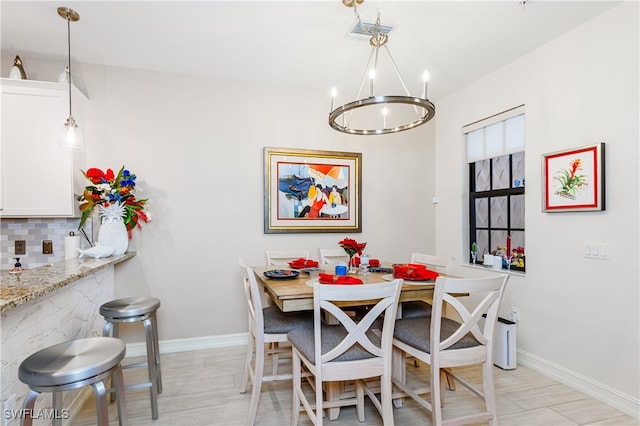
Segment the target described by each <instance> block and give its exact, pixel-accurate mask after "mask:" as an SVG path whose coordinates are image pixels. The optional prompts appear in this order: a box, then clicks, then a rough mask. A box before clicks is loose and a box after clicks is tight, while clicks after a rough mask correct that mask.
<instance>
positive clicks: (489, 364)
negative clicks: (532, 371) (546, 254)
mask: <svg viewBox="0 0 640 426" xmlns="http://www.w3.org/2000/svg"><path fill="white" fill-rule="evenodd" d="M508 280H509V275H506V274H505V275H499V276H495V277H489V278H448V277H443V276H440V277H438V278H437V279H436V284H435V290H434V296H433V310H432V313H431V316H430V317H422V318H408V319H400V320H397V321H396V327H395V331H394V339H393V347H394V357H396V359H395V361H394V377H393V384H394V385H396V386H397V387H398V388H399V389H401V390H402V391H403V392H404V394H406V395H407V396H410V397H411V398H413V399H414V400H415V401H416V402H417V403H418V404H420V405H422V406H423V407H425V408H426V409H427V410H429V411H431V417H432V422H433V424H434V425H443V424H467V423H479V422H486V421H488V422H489V424H491V425H496V424H497V413H496V397H495V392H494V387H493V373H492V368H493V360H492V354H493V331H494V328H495V324H496V321H497V319H498V308H499V307H500V302H501V301H502V296H503V294H504V290H505V287H506V285H507V281H508ZM460 294H468V295H469V296H470V297H468V298H466V297H465V299H466V300H465V303H464V304H463V303H462V301H461V300H459V298H457V297H456V296H459V295H460ZM445 304H446V305H448V307H450V308H451V310H452V311H455V312H451V314H455V315H456V316H457V317H458V320H454V319H450V318H446V317H444V315H443V308H444V306H445ZM485 316H486V318H484V317H485ZM406 355H409V356H413V357H415V358H417V359H419V360H420V361H423V362H425V363H427V364H429V366H430V373H429V374H430V383H429V385H428V386H427V387H422V388H419V389H412V388H409V387H408V386H407V384H406V383H407V380H406V362H405V361H404V357H405V356H406ZM396 361H397V362H396ZM476 364H481V365H482V378H483V379H482V382H483V383H482V385H483V387H482V389H481V390H480V389H478V388H477V386H474V385H472V384H471V383H469V382H468V381H466V380H464V379H462V378H460V377H457V376H456V375H455V370H454V368H455V367H463V366H469V365H476ZM444 369H446V370H447V374H449V375H451V376H452V377H453V378H454V379H455V380H456V381H457V382H458V383H460V384H461V385H462V386H464V387H465V388H467V389H468V390H470V391H471V392H472V393H473V394H474V395H475V396H477V397H478V398H480V399H481V400H482V401H483V402H484V411H482V412H480V413H477V414H472V415H466V416H464V417H461V418H456V419H446V420H443V418H442V404H443V402H444V386H443V385H442V383H443V382H442V379H443V375H444ZM425 393H429V394H430V395H429V397H423V396H421V395H423V394H425Z"/></svg>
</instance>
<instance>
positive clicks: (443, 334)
mask: <svg viewBox="0 0 640 426" xmlns="http://www.w3.org/2000/svg"><path fill="white" fill-rule="evenodd" d="M459 326H460V323H458V322H456V321H453V320H451V319H449V318H442V324H441V327H440V340H441V341H442V340H445V339H446V338H447V337H449V336H451V335H452V334H453V333H454V332H455V331H456V330H457V329H458V327H459ZM430 335H431V317H427V318H408V319H400V320H397V321H396V327H395V330H394V333H393V337H394V338H396V339H398V340H400V341H401V342H403V343H406V344H407V345H409V346H413V347H414V348H416V349H418V350H420V351H422V352H426V353H431V345H430V343H429V337H430ZM478 345H480V342H478V341H477V340H476V338H475V337H473V335H472V334H471V333H467V334H466V335H465V336H464V337H463V338H462V339H460V340H459V341H458V342H456V343H455V344H454V345H452V346H450V347H449V348H448V349H447V350H449V349H462V348H470V347H473V346H478Z"/></svg>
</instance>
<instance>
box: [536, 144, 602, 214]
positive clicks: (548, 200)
mask: <svg viewBox="0 0 640 426" xmlns="http://www.w3.org/2000/svg"><path fill="white" fill-rule="evenodd" d="M604 147H605V144H604V142H602V143H598V144H595V145H589V146H585V147H581V148H575V149H570V150H565V151H559V152H554V153H550V154H544V155H543V156H542V179H543V185H542V186H543V199H542V211H545V212H569V211H599V210H604V209H605V196H604V193H605V185H604V182H605V179H604Z"/></svg>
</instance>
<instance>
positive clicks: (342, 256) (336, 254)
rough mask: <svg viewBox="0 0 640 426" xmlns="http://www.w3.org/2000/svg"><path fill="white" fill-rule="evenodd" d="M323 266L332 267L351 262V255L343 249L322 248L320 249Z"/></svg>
mask: <svg viewBox="0 0 640 426" xmlns="http://www.w3.org/2000/svg"><path fill="white" fill-rule="evenodd" d="M318 254H319V255H320V264H321V265H330V264H336V263H340V262H345V263H348V262H349V255H348V254H347V253H346V252H345V251H344V250H343V249H341V248H321V249H318Z"/></svg>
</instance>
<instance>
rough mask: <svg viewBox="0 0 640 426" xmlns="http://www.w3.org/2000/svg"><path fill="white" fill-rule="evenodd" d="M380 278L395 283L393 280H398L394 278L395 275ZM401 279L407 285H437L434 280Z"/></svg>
mask: <svg viewBox="0 0 640 426" xmlns="http://www.w3.org/2000/svg"><path fill="white" fill-rule="evenodd" d="M380 278H382V279H383V280H385V281H393V280H395V279H396V277H394V276H393V274H386V275H383V276H382V277H380ZM400 279H401V280H403V281H404V282H405V283H407V284H433V283H435V281H434V280H412V279H410V278H400Z"/></svg>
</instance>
